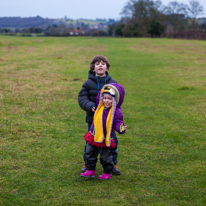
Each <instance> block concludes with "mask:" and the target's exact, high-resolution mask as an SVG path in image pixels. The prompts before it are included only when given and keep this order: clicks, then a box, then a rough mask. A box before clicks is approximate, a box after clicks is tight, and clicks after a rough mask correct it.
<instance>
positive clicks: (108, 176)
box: [98, 173, 112, 180]
mask: <svg viewBox="0 0 206 206" xmlns="http://www.w3.org/2000/svg"><path fill="white" fill-rule="evenodd" d="M111 178H112V174H107V173H103V174H102V175H100V176H99V177H98V179H99V180H109V179H111Z"/></svg>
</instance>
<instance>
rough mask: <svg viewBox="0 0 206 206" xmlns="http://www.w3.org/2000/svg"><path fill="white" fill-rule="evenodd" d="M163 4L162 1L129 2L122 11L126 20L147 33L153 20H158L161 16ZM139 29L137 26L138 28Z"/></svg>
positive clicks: (143, 0)
mask: <svg viewBox="0 0 206 206" xmlns="http://www.w3.org/2000/svg"><path fill="white" fill-rule="evenodd" d="M161 5H162V2H161V1H160V0H157V1H153V0H129V1H128V2H127V4H126V5H125V7H124V8H123V9H122V12H121V14H122V15H123V16H124V20H126V21H127V22H129V21H132V22H130V23H131V24H134V22H135V24H136V25H137V24H138V25H139V26H138V27H141V30H142V31H143V30H145V32H147V31H148V30H149V28H150V24H151V22H152V20H156V21H157V20H158V18H159V17H160V15H161V11H160V8H161ZM136 27H137V26H136Z"/></svg>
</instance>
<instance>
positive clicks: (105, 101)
mask: <svg viewBox="0 0 206 206" xmlns="http://www.w3.org/2000/svg"><path fill="white" fill-rule="evenodd" d="M103 104H104V107H105V108H110V107H112V96H111V95H109V94H104V96H103Z"/></svg>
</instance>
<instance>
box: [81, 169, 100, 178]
mask: <svg viewBox="0 0 206 206" xmlns="http://www.w3.org/2000/svg"><path fill="white" fill-rule="evenodd" d="M81 177H90V178H95V177H96V173H95V170H86V171H85V172H84V173H81Z"/></svg>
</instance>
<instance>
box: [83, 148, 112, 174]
mask: <svg viewBox="0 0 206 206" xmlns="http://www.w3.org/2000/svg"><path fill="white" fill-rule="evenodd" d="M99 153H100V163H101V164H102V166H103V168H104V173H107V174H111V173H112V170H113V168H114V163H113V156H112V153H111V149H110V148H107V147H95V146H92V145H89V144H87V145H86V151H85V153H84V159H85V165H86V169H87V170H95V168H96V163H97V156H98V154H99Z"/></svg>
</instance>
